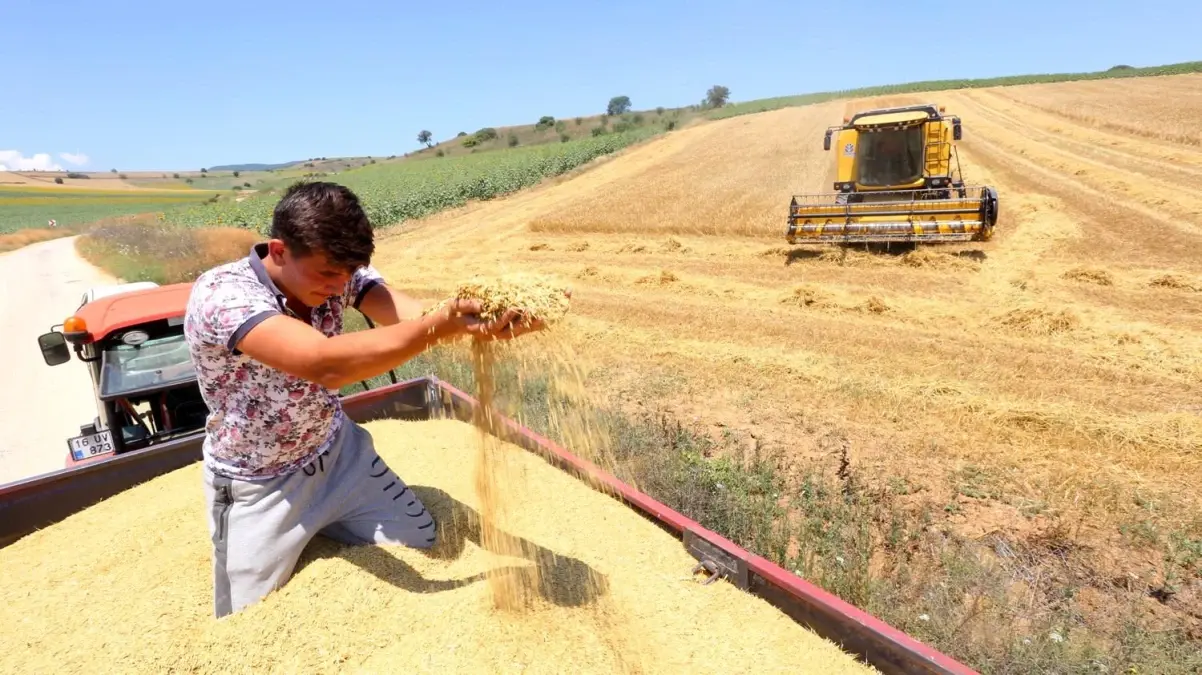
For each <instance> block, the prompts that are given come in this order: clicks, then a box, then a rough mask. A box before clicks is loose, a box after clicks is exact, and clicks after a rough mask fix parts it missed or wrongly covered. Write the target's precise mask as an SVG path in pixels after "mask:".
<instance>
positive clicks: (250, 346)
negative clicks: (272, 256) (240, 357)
mask: <svg viewBox="0 0 1202 675" xmlns="http://www.w3.org/2000/svg"><path fill="white" fill-rule="evenodd" d="M479 313H480V303H479V302H477V301H473V300H456V301H453V302H451V303H449V304H448V305H447V306H446V307H443V308H441V309H440V310H439V311H437V312H431V313H430V314H428V315H426V316H424V317H421V318H420V319H415V320H412V321H401V322H399V323H395V324H392V325H388V326H380V327H378V328H376V329H375V330H364V331H356V332H354V333H346V334H343V335H335V336H334V337H326V335H325V334H324V333H322V332H321V331H319V330H317V329H316V328H314V327H313V326H310V325H309V324H307V323H305V322H303V321H300V320H297V319H294V318H292V317H290V316H286V315H283V314H276V315H273V316H270V317H268V318H266V319H264V320H263V321H262V322H260V323H258V324H257V325H255V326H254V327H253V328H251V329H250V330H249V331H247V333H246V335H245V336H243V338H242V339H241V340H240V341H239V342H238V344H236V345H234V347H236V348H237V349H238V350H239V351H241V352H242V353H244V354H246V355H247V356H250V357H251V358H253V359H255V360H256V361H259V362H261V363H265V364H267V365H268V366H271V367H272V368H276V369H279V370H282V371H284V372H286V373H290V374H292V375H295V376H297V377H300V378H304V379H306V380H309V381H310V382H317V383H318V384H321V385H322V386H324V387H327V388H329V389H340V388H342V387H344V386H346V385H348V384H352V383H354V382H360V381H362V380H366V379H369V378H372V377H375V376H377V375H382V374H384V373H386V372H388V371H390V370H392V369H393V368H396V367H397V366H400V365H402V364H404V363H405V362H406V361H409V360H410V359H412V358H413V357H415V356H417V355H418V354H420V353H421V352H423V351H425V350H426V349H428V348H430V347H432V346H434V345H435V344H438V343H440V342H444V341H446V340H450V339H454V338H457V337H461V336H465V335H470V336H473V337H475V338H483V339H502V340H504V339H512V337H514V336H516V335H520V334H521V333H522V332H523V331H509V330H506V329H507V328H508V325H509V323H511V322H512V321H513V320H514V319H515V317H516V313H515V312H513V311H509V312H506V313H505V314H504V315H503V316H502V317H501V318H500V319H498V320H496V321H493V322H488V323H486V322H483V321H481V320H479V319H478V318H477V315H478V314H479ZM503 331H504V332H503Z"/></svg>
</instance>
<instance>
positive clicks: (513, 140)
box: [508, 134, 518, 148]
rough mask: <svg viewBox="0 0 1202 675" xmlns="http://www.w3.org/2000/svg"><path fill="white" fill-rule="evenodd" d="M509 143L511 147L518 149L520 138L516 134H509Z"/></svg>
mask: <svg viewBox="0 0 1202 675" xmlns="http://www.w3.org/2000/svg"><path fill="white" fill-rule="evenodd" d="M508 143H509V147H511V148H516V147H517V145H518V137H517V136H516V135H514V134H509V140H508Z"/></svg>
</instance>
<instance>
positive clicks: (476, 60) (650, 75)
mask: <svg viewBox="0 0 1202 675" xmlns="http://www.w3.org/2000/svg"><path fill="white" fill-rule="evenodd" d="M644 5H646V6H644ZM840 8H850V9H846V10H844V9H840ZM1083 11H1088V12H1090V13H1092V14H1093V15H1095V16H1098V17H1100V18H1096V19H1086V18H1083V17H1082V16H1081V15H1080V14H1081V12H1083ZM0 26H2V27H3V34H2V36H0V64H3V65H4V73H3V77H2V78H0V82H2V83H3V85H2V87H0V92H2V94H0V96H2V99H0V164H7V165H8V166H9V168H15V166H14V165H15V164H16V163H18V162H23V161H24V162H30V161H33V160H32V159H31V158H34V157H35V156H36V155H37V154H38V153H45V155H46V157H45V160H46V162H47V163H53V164H57V165H58V166H60V167H62V168H67V169H70V168H73V167H74V166H76V165H74V164H70V163H69V161H68V159H69V160H73V161H76V162H78V161H80V160H82V159H85V158H86V162H84V163H83V164H82V167H83V168H86V169H88V170H100V171H107V170H108V169H110V168H116V169H118V170H124V171H138V170H170V169H191V170H196V169H199V168H200V167H207V166H213V165H220V164H231V163H243V162H282V161H291V160H298V159H306V158H308V157H317V156H328V157H334V156H347V155H374V156H387V155H390V154H401V153H403V152H406V151H409V150H412V149H415V148H417V147H419V144H418V143H417V141H416V138H415V137H416V135H417V132H418V131H420V130H421V129H430V130H431V131H433V132H434V136H435V138H436V139H446V138H449V137H452V136H454V135H455V133H456V132H458V131H461V130H462V131H467V132H469V133H470V132H472V131H474V130H476V129H478V128H480V127H483V126H502V125H507V124H525V123H532V122H535V121H537V120H538V118H539V117H540V116H542V115H554V116H556V117H574V116H576V115H581V114H591V113H597V112H600V111H603V110H604V107H605V104H606V102H607V101H608V100H609V98H610V97H611V96H614V95H619V94H625V95H628V96H630V98H631V101H632V103H633V105H634V106H635V107H636V108H654V107H655V106H658V105H663V106H669V107H670V106H677V105H687V104H691V103H695V102H698V101H700V100H701V98H702V97H703V96H704V95H705V91H706V89H708V88H709V87H710V86H711V85H714V84H724V85H726V86H728V87H730V90H731V97H732V100H735V101H741V100H750V99H755V98H764V97H771V96H782V95H788V94H796V93H805V92H810V91H823V90H829V89H839V88H849V87H855V86H862V85H872V84H889V83H895V82H905V81H910V80H920V79H937V78H949V77H989V76H996V75H1010V74H1023V73H1039V72H1064V71H1087V70H1100V69H1105V68H1108V67H1110V66H1112V65H1115V64H1118V63H1126V64H1130V65H1135V66H1144V65H1159V64H1163V63H1173V62H1179V61H1190V60H1198V59H1202V47H1199V45H1200V44H1202V43H1200V42H1199V41H1198V36H1197V30H1198V27H1199V26H1202V2H1199V1H1198V0H1145V1H1144V2H1139V3H1136V4H1135V5H1132V4H1131V3H1130V2H1120V1H1119V0H1096V1H1095V2H1090V3H1085V2H1067V1H1056V0H1013V1H1010V2H988V1H977V2H963V3H948V2H945V3H936V4H930V3H927V4H922V3H919V4H914V3H902V2H896V1H895V2H886V1H885V0H858V1H854V2H847V3H839V2H829V3H816V2H805V1H797V0H794V1H792V2H774V1H767V0H764V1H760V2H753V1H751V0H743V1H741V2H735V3H718V2H709V1H699V2H691V3H686V2H665V1H656V0H648V2H647V3H639V2H631V1H628V0H608V1H606V2H602V3H566V2H557V3H551V2H529V1H516V2H507V3H506V2H488V3H483V2H453V1H448V2H438V3H421V4H420V5H417V6H414V5H413V4H412V3H403V2H395V3H390V4H385V3H384V2H381V1H377V2H374V3H368V2H358V1H355V0H340V1H338V2H327V3H318V2H313V1H311V0H291V1H288V2H283V1H277V0H271V1H263V2H259V1H256V0H242V1H241V2H228V1H226V0H207V1H205V2H167V1H166V0H160V1H158V2H144V1H138V2H135V1H132V0H129V1H123V0H111V1H109V2H95V1H90V2H83V1H77V0H54V1H51V0H2V2H0ZM452 43H454V44H455V46H452ZM64 153H65V154H66V155H67V158H68V159H64V158H63V154H64ZM30 168H32V167H30Z"/></svg>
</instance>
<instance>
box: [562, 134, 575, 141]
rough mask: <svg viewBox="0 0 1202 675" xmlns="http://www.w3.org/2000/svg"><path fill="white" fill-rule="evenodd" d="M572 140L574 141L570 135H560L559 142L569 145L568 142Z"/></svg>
mask: <svg viewBox="0 0 1202 675" xmlns="http://www.w3.org/2000/svg"><path fill="white" fill-rule="evenodd" d="M570 140H572V137H571V136H569V135H567V134H560V135H559V142H560V143H567V142H568V141H570Z"/></svg>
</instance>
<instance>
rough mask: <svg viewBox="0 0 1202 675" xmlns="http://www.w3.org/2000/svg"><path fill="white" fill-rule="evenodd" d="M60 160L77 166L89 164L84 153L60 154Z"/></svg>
mask: <svg viewBox="0 0 1202 675" xmlns="http://www.w3.org/2000/svg"><path fill="white" fill-rule="evenodd" d="M58 158H59V159H61V160H63V161H64V162H66V163H68V164H73V165H75V166H83V165H84V164H87V163H88V156H87V155H85V154H83V153H82V152H60V153H58Z"/></svg>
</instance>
